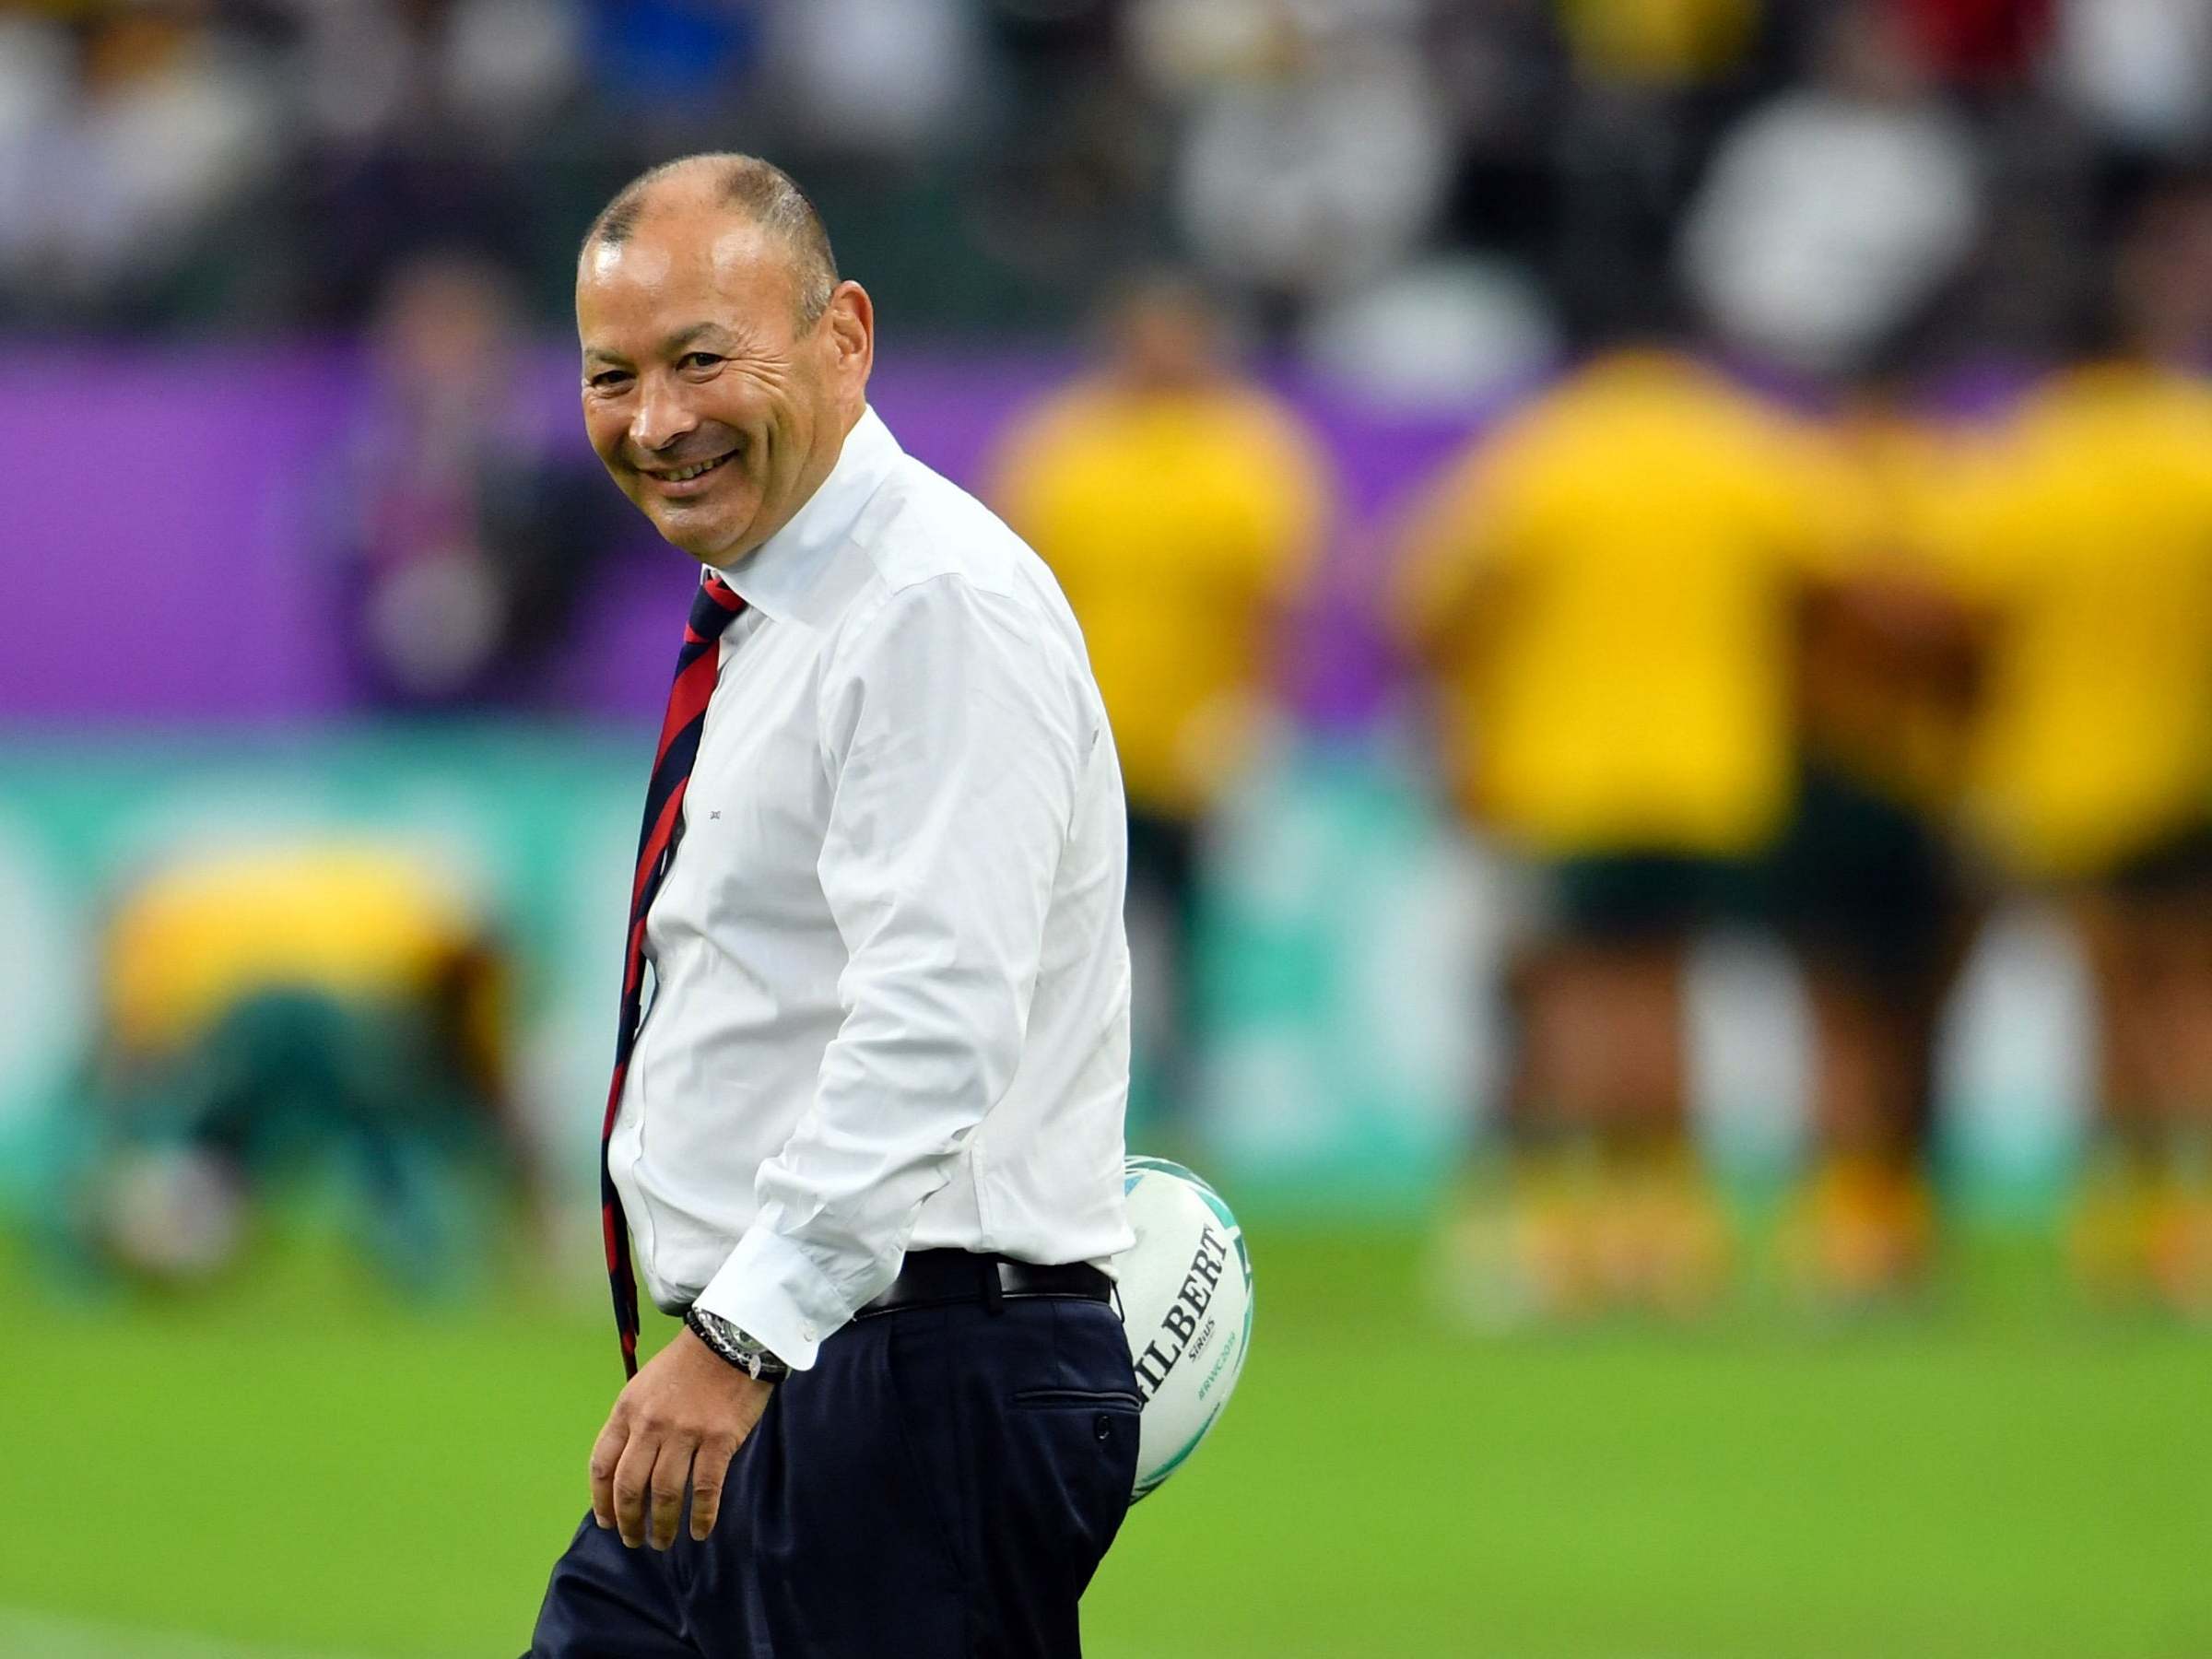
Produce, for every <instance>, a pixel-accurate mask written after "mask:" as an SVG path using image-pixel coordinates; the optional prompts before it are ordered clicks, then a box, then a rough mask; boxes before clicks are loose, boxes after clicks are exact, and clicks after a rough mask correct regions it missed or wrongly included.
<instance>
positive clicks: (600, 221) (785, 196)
mask: <svg viewBox="0 0 2212 1659" xmlns="http://www.w3.org/2000/svg"><path fill="white" fill-rule="evenodd" d="M679 174H697V175H700V180H701V182H702V183H703V184H704V185H705V188H706V190H707V193H708V194H710V195H711V196H712V199H713V200H714V201H716V202H717V203H719V204H720V205H722V206H725V207H729V208H732V209H735V211H736V212H738V213H741V214H743V215H744V216H745V218H747V220H748V221H749V222H751V223H753V224H755V225H758V226H759V228H760V229H763V230H765V231H767V232H768V233H769V235H771V236H772V237H774V238H775V239H776V240H777V241H780V242H781V243H782V244H783V246H784V248H785V249H786V250H787V251H788V252H789V253H790V254H791V268H792V277H793V280H794V284H795V286H796V287H797V288H798V299H799V326H800V327H802V328H811V327H813V326H814V324H816V323H818V322H819V321H820V320H821V315H822V313H823V312H826V311H828V310H829V309H830V295H831V294H832V293H833V292H835V291H836V288H837V282H838V276H837V256H836V254H835V253H832V252H831V251H830V232H829V229H827V228H826V227H825V226H824V225H823V223H822V216H821V215H820V214H819V213H818V212H817V211H816V209H815V206H814V203H813V202H812V201H811V200H810V199H808V197H807V194H806V192H805V191H804V190H801V189H800V188H799V185H798V181H797V180H795V179H794V178H793V177H792V176H791V175H790V174H789V173H787V172H785V171H783V170H782V168H780V167H778V166H777V165H776V164H775V163H774V162H772V161H764V160H762V159H760V158H759V156H747V155H743V154H740V153H739V152H737V151H735V150H714V151H709V152H706V153H704V154H701V155H696V156H678V157H677V159H675V160H673V161H664V162H662V163H661V164H660V165H659V166H658V167H653V168H649V169H647V170H646V171H643V172H641V173H640V174H639V175H638V176H637V177H636V178H634V179H632V180H631V181H630V182H629V183H627V184H625V185H623V186H622V188H621V189H620V190H618V191H617V192H616V193H615V197H614V200H612V201H611V202H609V203H607V205H606V206H605V207H603V208H601V209H600V210H599V217H598V218H595V219H594V220H593V221H592V228H591V229H589V230H587V231H585V232H584V234H583V252H584V253H590V252H591V250H592V249H593V248H594V247H600V246H606V247H619V246H621V245H622V243H624V242H626V241H629V238H630V235H631V233H632V232H633V231H635V230H636V229H637V228H638V222H639V221H640V220H641V219H642V218H644V217H645V209H646V207H647V206H649V204H650V202H651V199H652V196H653V191H654V190H655V189H656V188H657V187H658V186H660V185H661V184H663V183H665V182H667V181H668V180H669V179H671V178H673V177H675V176H677V175H679Z"/></svg>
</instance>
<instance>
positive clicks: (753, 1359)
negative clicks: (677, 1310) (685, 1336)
mask: <svg viewBox="0 0 2212 1659" xmlns="http://www.w3.org/2000/svg"><path fill="white" fill-rule="evenodd" d="M684 1328H685V1329H686V1330H688V1331H689V1332H690V1333H691V1335H694V1336H696V1337H698V1338H699V1339H700V1341H701V1342H703V1343H705V1344H706V1345H707V1347H709V1348H710V1349H712V1352H713V1354H714V1357H715V1358H716V1359H720V1360H723V1361H724V1363H726V1364H729V1365H734V1366H735V1367H736V1368H737V1369H738V1370H739V1371H743V1372H744V1373H745V1374H746V1375H747V1376H748V1377H750V1378H752V1379H753V1381H754V1382H782V1381H783V1379H784V1378H786V1377H788V1376H790V1375H791V1367H790V1366H788V1365H786V1364H784V1363H783V1361H782V1360H781V1359H777V1358H776V1357H775V1355H773V1354H771V1353H770V1352H769V1351H768V1349H767V1348H765V1347H762V1346H761V1345H760V1344H759V1342H757V1341H756V1340H754V1339H753V1338H752V1337H750V1336H747V1335H746V1334H745V1333H744V1332H743V1331H741V1330H739V1329H738V1328H737V1327H736V1326H735V1325H734V1324H731V1323H730V1322H729V1321H728V1320H726V1319H724V1318H723V1316H722V1315H721V1314H719V1313H709V1312H705V1311H703V1310H701V1309H700V1308H695V1307H694V1308H686V1309H685V1310H684Z"/></svg>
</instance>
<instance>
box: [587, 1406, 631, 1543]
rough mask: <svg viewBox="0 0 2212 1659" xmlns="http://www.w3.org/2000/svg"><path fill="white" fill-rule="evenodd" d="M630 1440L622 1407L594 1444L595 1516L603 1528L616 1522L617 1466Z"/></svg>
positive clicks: (611, 1418)
mask: <svg viewBox="0 0 2212 1659" xmlns="http://www.w3.org/2000/svg"><path fill="white" fill-rule="evenodd" d="M628 1443H629V1430H627V1429H626V1428H625V1427H624V1426H623V1422H622V1414H621V1413H620V1412H617V1413H615V1415H614V1416H612V1417H610V1418H607V1419H606V1428H604V1429H602V1430H599V1438H598V1439H597V1440H596V1441H594V1442H593V1444H592V1519H593V1520H594V1521H596V1522H597V1523H598V1524H600V1526H601V1527H602V1528H606V1527H609V1526H612V1525H614V1524H615V1467H616V1465H618V1464H619V1463H620V1462H621V1460H622V1448H623V1447H624V1446H625V1445H627V1444H628Z"/></svg>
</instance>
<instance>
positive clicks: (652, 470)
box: [638, 450, 739, 497]
mask: <svg viewBox="0 0 2212 1659" xmlns="http://www.w3.org/2000/svg"><path fill="white" fill-rule="evenodd" d="M738 453H739V452H738V451H737V450H728V451H725V452H724V453H722V454H719V455H714V456H712V457H710V458H709V459H707V460H704V461H691V462H687V463H686V464H685V465H682V466H641V467H639V468H638V476H639V477H642V478H644V479H646V480H648V481H649V482H650V483H652V484H653V486H654V487H655V488H656V489H657V490H658V491H659V493H660V494H662V495H664V496H679V497H680V496H688V495H696V494H698V493H699V492H700V490H701V489H703V488H706V485H705V479H706V478H707V477H708V476H709V475H710V474H712V473H714V472H716V471H719V470H720V469H721V467H722V465H723V464H724V462H726V461H732V460H735V458H736V457H737V454H738Z"/></svg>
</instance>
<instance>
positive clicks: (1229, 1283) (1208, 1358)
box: [1113, 1158, 1252, 1502]
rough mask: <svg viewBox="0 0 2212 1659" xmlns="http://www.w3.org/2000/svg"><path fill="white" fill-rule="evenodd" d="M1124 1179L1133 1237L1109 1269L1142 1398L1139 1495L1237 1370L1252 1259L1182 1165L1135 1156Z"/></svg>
mask: <svg viewBox="0 0 2212 1659" xmlns="http://www.w3.org/2000/svg"><path fill="white" fill-rule="evenodd" d="M1123 1187H1124V1191H1125V1192H1126V1193H1127V1194H1128V1199H1129V1224H1130V1226H1131V1227H1133V1228H1134V1229H1135V1231H1136V1242H1135V1244H1133V1245H1131V1246H1130V1247H1129V1248H1128V1249H1127V1250H1125V1251H1124V1252H1123V1253H1121V1254H1120V1255H1118V1256H1116V1257H1115V1258H1114V1259H1113V1268H1114V1273H1115V1276H1116V1279H1117V1282H1118V1287H1119V1294H1120V1302H1121V1310H1122V1323H1123V1324H1124V1327H1125V1329H1126V1331H1127V1333H1128V1337H1129V1358H1130V1360H1131V1362H1132V1363H1133V1364H1134V1365H1135V1367H1136V1387H1137V1392H1138V1394H1141V1395H1143V1397H1144V1402H1145V1414H1144V1420H1143V1426H1142V1430H1141V1432H1140V1433H1139V1435H1138V1437H1137V1457H1136V1486H1135V1491H1133V1492H1132V1493H1131V1495H1130V1501H1131V1502H1135V1500H1137V1499H1139V1498H1142V1497H1144V1496H1146V1495H1147V1493H1149V1492H1150V1491H1151V1490H1152V1489H1153V1488H1156V1487H1158V1486H1159V1483H1160V1482H1161V1481H1163V1480H1165V1479H1167V1477H1169V1476H1170V1475H1171V1474H1173V1473H1174V1472H1175V1470H1176V1469H1178V1468H1180V1467H1181V1466H1182V1463H1183V1460H1184V1459H1185V1458H1187V1457H1189V1456H1190V1454H1191V1453H1193V1452H1194V1451H1196V1450H1197V1449H1198V1442H1199V1441H1202V1440H1204V1439H1205V1438H1206V1433H1207V1431H1208V1430H1211V1429H1212V1428H1213V1426H1214V1421H1215V1419H1216V1418H1218V1417H1219V1416H1220V1415H1221V1408H1222V1407H1223V1406H1226V1405H1228V1404H1229V1396H1230V1393H1231V1392H1232V1391H1233V1390H1234V1389H1235V1388H1236V1386H1237V1378H1238V1377H1239V1376H1240V1375H1241V1374H1242V1373H1243V1370H1244V1354H1245V1350H1246V1349H1247V1348H1248V1347H1251V1344H1252V1258H1251V1256H1250V1255H1249V1254H1247V1253H1246V1252H1245V1249H1244V1230H1243V1229H1242V1228H1241V1227H1239V1226H1238V1225H1237V1218H1236V1217H1234V1216H1233V1215H1231V1214H1230V1209H1229V1206H1228V1205H1227V1204H1226V1203H1224V1202H1223V1201H1222V1198H1221V1194H1218V1193H1217V1192H1215V1191H1214V1189H1213V1188H1212V1187H1210V1186H1208V1185H1206V1182H1203V1181H1201V1180H1199V1179H1198V1177H1197V1176H1195V1175H1194V1174H1192V1173H1191V1171H1188V1170H1186V1169H1184V1168H1183V1167H1182V1165H1181V1164H1175V1163H1170V1162H1168V1161H1167V1159H1162V1158H1132V1159H1129V1160H1128V1162H1127V1164H1126V1165H1125V1166H1124V1175H1123Z"/></svg>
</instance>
